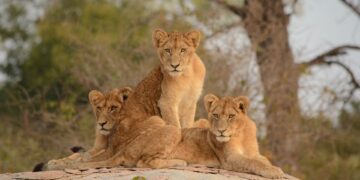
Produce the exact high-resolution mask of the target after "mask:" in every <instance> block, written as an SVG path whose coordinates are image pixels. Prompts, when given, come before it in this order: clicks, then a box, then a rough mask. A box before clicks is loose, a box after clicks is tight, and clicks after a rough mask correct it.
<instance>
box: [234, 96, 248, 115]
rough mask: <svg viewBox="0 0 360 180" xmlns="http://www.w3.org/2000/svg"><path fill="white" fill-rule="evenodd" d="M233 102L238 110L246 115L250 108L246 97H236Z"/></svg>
mask: <svg viewBox="0 0 360 180" xmlns="http://www.w3.org/2000/svg"><path fill="white" fill-rule="evenodd" d="M234 102H235V103H236V105H237V106H238V107H239V109H240V110H241V111H242V112H243V113H244V114H246V113H247V111H248V109H249V106H250V100H249V98H248V97H246V96H238V97H235V98H234Z"/></svg>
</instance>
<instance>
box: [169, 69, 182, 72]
mask: <svg viewBox="0 0 360 180" xmlns="http://www.w3.org/2000/svg"><path fill="white" fill-rule="evenodd" d="M171 72H181V71H179V70H177V69H174V70H172V71H171Z"/></svg>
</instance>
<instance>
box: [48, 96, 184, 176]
mask: <svg viewBox="0 0 360 180" xmlns="http://www.w3.org/2000/svg"><path fill="white" fill-rule="evenodd" d="M135 93H136V91H135V92H134V93H133V94H131V95H130V96H129V98H128V99H127V100H126V102H125V103H124V104H123V106H122V108H121V105H122V103H123V102H124V98H123V97H124V96H123V94H122V93H121V91H119V90H112V91H111V92H109V93H105V94H103V93H101V92H99V91H92V92H91V93H90V99H91V102H92V103H93V106H94V108H95V109H96V117H97V119H98V122H99V123H102V124H100V126H101V128H100V133H102V135H104V137H102V138H104V139H105V141H103V142H104V143H103V144H105V146H100V147H101V148H100V149H102V148H105V151H103V152H101V153H96V154H97V155H96V156H95V157H93V158H91V159H90V160H84V159H81V158H80V159H79V157H78V156H79V155H78V156H76V157H74V158H67V159H60V160H51V161H49V162H48V163H47V165H46V169H47V170H55V169H65V168H91V167H114V166H117V165H124V166H128V167H139V166H141V167H150V168H166V167H172V166H184V165H186V162H185V161H183V160H178V159H169V158H168V156H169V153H170V152H171V150H172V149H174V147H175V146H176V144H178V143H179V141H180V139H181V132H180V131H181V130H180V129H179V128H177V127H175V126H172V125H166V124H165V122H164V121H163V120H162V119H161V118H159V117H156V116H154V117H150V118H143V117H144V116H145V117H146V113H145V115H144V113H140V111H139V110H137V108H143V107H141V106H140V105H138V106H132V105H133V104H131V102H133V101H134V98H136V96H134V95H135ZM144 99H146V98H144ZM146 102H148V101H144V104H146ZM130 109H131V111H130ZM136 110H137V111H138V113H137V114H136V115H137V117H138V118H137V117H134V115H133V117H131V116H130V114H129V113H130V112H131V113H133V112H134V111H136ZM105 122H106V123H105ZM104 123H105V124H104ZM154 137H156V138H154ZM95 146H96V145H95ZM101 151H102V150H101ZM73 156H75V155H73Z"/></svg>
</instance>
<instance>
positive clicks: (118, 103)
mask: <svg viewBox="0 0 360 180" xmlns="http://www.w3.org/2000/svg"><path fill="white" fill-rule="evenodd" d="M131 93H132V89H131V88H129V87H125V88H122V89H113V90H111V91H110V92H109V93H104V94H103V93H101V92H100V91H96V90H92V91H90V93H89V101H90V104H91V105H92V107H93V111H94V113H95V116H96V123H97V125H96V128H97V129H98V130H99V132H100V133H101V134H103V135H109V134H110V132H111V130H112V129H113V127H114V126H115V124H116V122H117V119H118V117H119V115H120V111H121V109H122V107H123V105H124V103H125V101H126V100H127V98H128V97H129V95H130V94H131Z"/></svg>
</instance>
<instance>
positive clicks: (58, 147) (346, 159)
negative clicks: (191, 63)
mask: <svg viewBox="0 0 360 180" xmlns="http://www.w3.org/2000/svg"><path fill="white" fill-rule="evenodd" d="M304 1H305V0H304ZM254 2H256V1H254ZM261 2H262V1H261V0H259V3H260V4H262V5H263V6H264V7H265V6H266V3H265V4H264V3H261ZM263 2H266V1H263ZM274 2H275V1H274ZM339 2H340V1H339ZM296 3H298V2H297V1H284V2H282V6H284V7H282V6H280V7H281V8H280V11H281V12H282V11H284V12H285V14H283V16H284V17H290V16H292V15H293V14H292V13H294V14H295V13H296V12H295V10H296V9H297V8H295V5H296V7H297V6H300V7H301V4H300V5H297V4H296ZM275 4H276V3H275ZM247 6H248V8H249V9H251V4H250V5H248V3H247V2H246V1H242V0H240V1H221V0H218V1H217V0H214V1H205V0H184V1H182V0H171V1H161V0H149V1H141V0H76V1H73V0H54V1H46V0H28V1H21V0H14V1H11V0H1V1H0V52H1V53H0V72H1V76H0V77H2V78H1V81H0V173H4V172H18V171H29V170H31V169H32V167H33V166H34V165H35V164H36V163H38V162H44V161H47V160H50V159H54V158H59V157H63V156H65V155H68V154H69V153H70V151H69V148H70V147H72V146H74V145H80V146H83V147H87V148H88V147H90V146H91V145H92V142H93V138H94V117H93V114H92V111H91V108H90V106H89V104H88V100H87V93H88V92H89V91H90V90H92V89H100V90H104V91H106V90H109V89H111V88H115V87H124V86H136V84H137V83H138V82H139V81H140V80H141V79H142V78H144V77H145V76H146V74H147V73H148V72H149V71H150V70H151V69H152V68H153V67H155V66H156V65H157V64H158V58H157V55H156V53H155V50H154V48H153V45H152V41H151V33H152V30H153V29H154V28H158V27H160V28H162V29H165V30H168V31H174V30H176V31H188V30H190V29H194V28H195V29H200V30H201V31H202V32H203V40H202V44H201V47H200V49H198V50H197V52H198V54H199V55H200V57H201V58H202V59H203V61H204V63H205V65H206V68H207V77H206V82H205V89H204V93H203V94H206V93H208V92H212V93H215V94H218V95H247V96H249V97H250V99H251V102H252V105H251V112H250V116H251V117H252V118H253V119H254V121H255V122H256V123H257V125H258V127H259V132H258V133H259V139H260V142H261V151H262V152H263V153H264V154H265V155H267V156H268V157H269V158H271V159H272V160H273V161H274V162H275V164H277V165H280V166H281V167H282V168H284V169H285V171H286V172H289V173H292V174H293V175H295V176H298V177H300V178H304V179H320V178H322V179H360V154H359V152H360V139H359V138H358V137H359V135H360V101H359V98H358V97H359V96H356V92H357V88H359V87H356V80H357V79H356V77H357V76H356V75H357V73H355V75H354V73H353V72H352V73H353V74H351V73H349V75H350V77H351V78H352V77H354V78H353V79H350V81H351V82H353V81H354V82H355V83H354V85H352V86H350V87H352V88H350V89H349V88H348V89H345V90H343V89H342V90H341V92H343V91H346V92H347V93H346V94H348V95H349V96H346V98H343V97H342V96H340V95H339V93H338V92H339V91H336V90H332V89H331V87H329V86H327V85H326V84H323V87H322V90H321V91H319V92H320V93H319V94H321V95H322V96H319V97H324V96H325V97H324V98H323V99H322V100H323V101H324V102H326V103H327V104H335V103H339V102H340V104H341V105H342V106H340V107H337V108H335V109H334V108H333V106H330V105H329V106H326V107H327V108H322V109H321V108H320V109H319V108H317V111H316V112H317V113H310V114H309V113H307V109H308V108H309V107H308V106H307V105H306V104H305V105H304V103H303V101H302V99H303V97H302V96H300V95H301V93H299V95H298V93H297V87H294V88H296V90H295V97H296V102H293V101H290V100H288V101H290V102H291V103H295V104H298V102H297V99H299V101H300V103H301V106H300V109H301V110H300V114H301V116H300V117H296V118H294V119H296V121H295V120H292V119H291V120H289V119H288V117H290V116H285V117H284V118H283V119H281V121H283V122H289V121H290V122H292V124H291V126H294V127H295V130H293V131H291V132H287V133H285V131H284V133H283V134H282V132H281V131H278V130H279V129H276V131H277V133H280V134H279V135H274V136H280V137H287V138H288V139H289V140H290V141H292V140H294V144H295V142H296V145H294V147H296V148H294V149H293V150H291V151H289V154H288V156H284V158H281V157H279V153H280V154H281V148H280V152H276V151H277V149H276V148H275V149H274V148H273V147H272V146H274V142H276V141H272V136H268V134H271V131H274V130H273V129H271V128H272V126H269V124H270V123H278V122H279V121H274V120H272V118H273V117H272V113H271V112H274V111H278V110H276V109H275V110H274V109H272V108H269V102H270V104H271V101H272V100H271V98H270V100H269V97H268V95H269V91H268V90H267V88H266V87H267V83H268V82H267V81H265V80H264V79H266V78H264V74H263V71H262V69H264V68H265V69H268V71H269V72H270V71H274V72H276V71H277V70H276V69H274V68H273V67H271V66H269V65H268V66H264V67H263V65H262V64H261V62H260V61H259V59H261V58H263V57H262V55H263V54H262V52H264V51H266V50H263V49H261V48H259V47H262V48H265V47H266V45H267V44H271V43H269V42H267V43H261V42H258V39H254V37H253V36H251V34H253V33H255V34H256V33H259V34H261V33H260V32H258V31H255V30H256V29H255V30H254V32H251V33H249V32H247V31H249V29H248V28H249V24H248V22H247V21H248V19H246V18H248V17H240V15H241V13H236V12H240V11H234V7H236V8H239V9H240V7H247ZM268 6H271V5H268ZM273 8H276V7H273ZM282 8H284V9H282ZM289 8H290V9H291V8H293V9H292V11H289ZM298 9H299V8H298ZM259 11H260V10H259ZM288 11H289V12H288ZM234 12H235V13H234ZM349 12H351V10H349ZM247 13H249V12H247ZM250 13H251V12H250ZM304 13H306V12H304ZM239 17H240V18H239ZM359 17H360V15H359ZM241 18H242V19H243V21H241ZM264 19H266V18H264ZM251 22H253V21H251ZM255 23H258V22H255ZM287 23H288V22H286V23H285V24H284V27H285V31H286V27H287V25H288V24H287ZM244 27H245V28H244ZM262 28H265V29H266V27H265V26H263V27H262ZM248 35H249V36H250V37H248ZM284 35H285V36H284V37H285V38H282V39H280V40H281V41H280V42H288V41H289V39H288V37H287V34H286V33H285V34H284ZM267 36H271V34H270V35H269V34H268V35H267ZM339 36H341V34H339ZM267 41H268V40H267ZM257 44H260V45H258V46H256V47H257V48H256V47H255V48H254V46H255V45H257ZM285 44H287V43H285ZM284 47H285V49H286V48H287V50H289V46H288V45H287V46H284ZM334 48H337V47H336V46H334ZM353 49H356V48H353ZM279 51H282V52H283V51H284V50H283V49H280V50H279ZM341 52H347V51H345V50H344V51H341ZM273 53H274V54H275V52H273ZM287 53H290V55H291V51H287ZM334 53H339V52H338V51H336V52H335V51H333V54H331V56H332V57H333V56H334V55H337V54H334ZM319 54H320V55H321V53H319ZM339 54H340V53H339ZM325 55H326V56H328V55H329V54H326V52H325ZM340 55H342V54H340ZM284 56H286V54H285V55H284ZM275 57H278V56H275ZM358 57H359V56H358ZM324 58H325V56H324ZM288 59H290V60H291V62H292V61H294V62H295V63H297V64H301V63H299V62H297V59H298V58H297V56H296V54H295V57H294V60H293V59H292V56H290V58H288ZM318 59H319V58H318V56H316V57H315V58H314V60H318ZM326 60H328V59H326ZM279 62H280V63H282V61H279ZM279 62H277V63H279ZM308 62H311V60H310V61H308ZM324 62H326V63H327V64H329V63H330V62H333V61H325V60H324ZM326 63H325V64H326ZM315 64H316V63H315ZM318 64H321V63H318ZM305 65H306V66H310V64H305ZM311 65H313V64H311ZM299 67H301V71H299V76H298V77H296V78H295V79H292V80H291V81H292V82H295V83H296V84H297V83H298V78H299V77H302V78H303V79H300V81H299V84H300V85H299V86H300V87H299V89H301V91H304V86H302V84H306V82H307V81H310V80H307V79H305V78H304V77H307V76H311V74H312V69H309V70H305V67H304V66H299ZM259 68H260V69H259ZM272 68H273V69H272ZM282 68H283V69H281V68H280V69H279V71H281V72H282V71H284V72H285V71H286V67H282ZM316 70H317V71H320V72H323V71H325V70H324V69H316ZM334 71H336V70H334ZM346 72H348V71H346ZM349 72H351V71H349ZM345 74H346V73H345ZM351 75H352V76H351ZM272 78H273V77H272ZM346 78H347V79H346V81H347V82H348V81H349V77H346ZM273 79H274V78H273ZM304 81H306V82H305V83H304ZM280 82H283V83H282V84H284V86H285V87H291V85H288V84H287V81H280ZM340 85H341V84H339V86H340ZM264 87H265V89H264ZM273 87H274V86H273ZM279 87H280V86H279ZM274 88H275V87H274ZM305 88H309V87H305ZM310 89H311V88H310ZM299 91H300V90H299ZM329 94H330V95H331V96H330V97H331V98H330V99H332V100H333V101H331V102H329V101H328V99H329ZM353 94H355V95H353ZM339 96H340V97H339ZM284 97H287V96H285V95H284ZM333 97H336V98H333ZM314 98H316V97H310V99H314ZM279 99H281V97H280V98H279ZM285 99H286V98H285ZM279 101H280V100H279ZM316 101H321V98H320V99H316ZM300 103H299V104H300ZM284 106H286V104H284V105H279V108H281V109H282V111H284V112H285V115H287V114H290V115H293V114H292V113H290V111H291V112H292V110H288V109H287V108H284ZM295 106H297V105H295ZM312 108H313V107H310V109H312ZM203 109H204V108H203V105H202V102H199V107H198V112H197V118H200V117H205V113H204V110H203ZM290 109H291V108H290ZM315 109H316V108H315ZM270 111H271V112H270ZM288 111H289V112H288ZM333 111H336V112H338V113H336V116H333V115H332V114H331V113H333ZM329 114H330V115H329ZM294 117H295V116H294ZM269 122H270V123H269ZM285 124H286V123H285ZM293 124H295V125H293ZM286 125H287V126H288V124H286ZM289 126H290V125H289ZM279 128H284V127H281V126H279ZM280 130H281V129H280ZM289 133H291V134H289ZM274 139H275V138H274ZM275 140H276V139H275ZM295 140H296V141H295ZM283 146H286V145H279V146H278V147H283ZM290 146H292V144H291V145H290ZM284 151H285V150H284ZM290 152H291V153H290ZM284 154H285V152H284Z"/></svg>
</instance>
